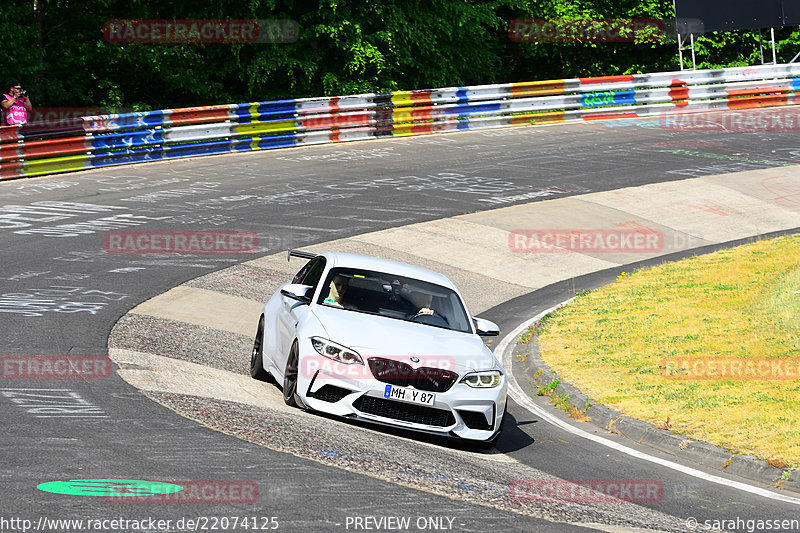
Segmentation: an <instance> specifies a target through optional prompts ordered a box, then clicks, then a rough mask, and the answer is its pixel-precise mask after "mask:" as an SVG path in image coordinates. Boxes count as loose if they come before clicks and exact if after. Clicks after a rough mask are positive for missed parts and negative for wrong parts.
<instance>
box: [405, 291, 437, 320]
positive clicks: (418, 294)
mask: <svg viewBox="0 0 800 533" xmlns="http://www.w3.org/2000/svg"><path fill="white" fill-rule="evenodd" d="M407 299H408V301H409V302H411V305H413V306H414V309H417V310H416V311H412V312H411V313H410V314H409V315H408V318H411V317H414V316H417V315H432V314H433V308H432V307H431V303H432V302H433V295H432V294H431V293H429V292H422V291H418V290H411V291H410V292H409V293H408V296H407Z"/></svg>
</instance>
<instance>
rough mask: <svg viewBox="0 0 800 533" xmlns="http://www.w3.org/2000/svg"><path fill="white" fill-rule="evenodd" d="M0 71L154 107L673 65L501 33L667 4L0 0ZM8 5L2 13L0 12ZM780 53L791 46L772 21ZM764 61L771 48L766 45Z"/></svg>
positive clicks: (746, 51) (600, 0)
mask: <svg viewBox="0 0 800 533" xmlns="http://www.w3.org/2000/svg"><path fill="white" fill-rule="evenodd" d="M4 7H6V9H4V13H6V15H5V16H3V17H0V34H2V35H3V36H4V39H5V42H6V43H7V45H9V46H10V48H9V49H11V50H13V52H11V53H6V54H3V55H2V56H0V78H2V83H0V85H6V84H7V83H8V82H11V81H16V80H17V79H19V80H20V81H21V82H22V83H23V84H24V85H25V86H26V87H28V88H29V89H30V90H31V95H32V98H33V100H34V102H35V103H36V104H38V105H45V106H66V107H79V106H94V107H104V108H112V109H121V108H128V109H158V108H169V107H186V106H195V105H211V104H217V103H229V102H243V101H260V100H274V99H281V98H299V97H306V96H321V95H341V94H354V93H361V92H385V91H393V90H406V89H418V88H425V87H443V86H458V85H471V84H483V83H500V82H510V81H525V80H541V79H551V78H562V77H577V76H592V75H607V74H623V73H633V72H652V71H659V70H676V69H678V68H679V65H678V59H677V53H676V52H677V50H676V45H675V43H667V44H665V43H647V42H639V43H635V44H634V43H630V42H620V43H591V42H583V43H564V42H514V41H513V40H512V39H510V38H509V32H508V27H509V21H512V20H514V19H534V18H535V19H561V20H570V19H582V20H587V19H618V18H646V19H669V18H672V17H674V11H673V7H672V1H671V0H614V1H612V0H489V1H480V0H428V1H426V2H423V1H421V0H384V1H381V2H362V1H358V0H318V1H314V0H231V1H227V0H205V1H202V2H201V1H200V0H163V1H161V2H146V1H145V0H125V1H123V0H93V1H92V0H35V1H34V0H6V1H5V4H4ZM9 13H10V14H9ZM118 19H157V20H174V19H184V20H185V19H216V20H219V19H232V20H243V19H246V20H252V19H256V20H264V19H288V20H291V21H296V22H297V24H298V26H299V38H298V39H297V41H296V42H291V43H246V44H242V43H240V44H218V43H116V42H108V41H107V40H106V39H105V38H104V34H103V26H104V24H106V22H107V21H109V20H118ZM776 34H777V38H778V54H779V61H788V60H789V59H791V58H792V57H793V56H794V54H795V53H796V52H797V51H800V32H799V31H798V30H797V29H791V28H786V29H780V30H777V32H776ZM765 55H766V56H767V57H766V59H767V60H770V59H771V51H769V50H765ZM697 57H698V66H700V67H718V66H727V65H745V64H755V63H759V62H760V55H759V45H758V40H757V33H754V32H733V33H725V34H711V35H707V36H704V37H701V38H700V39H698V42H697Z"/></svg>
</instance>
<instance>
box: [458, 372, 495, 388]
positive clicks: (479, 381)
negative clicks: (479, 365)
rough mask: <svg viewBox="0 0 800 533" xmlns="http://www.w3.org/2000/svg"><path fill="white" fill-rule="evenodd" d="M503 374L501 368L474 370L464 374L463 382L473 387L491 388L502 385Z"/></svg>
mask: <svg viewBox="0 0 800 533" xmlns="http://www.w3.org/2000/svg"><path fill="white" fill-rule="evenodd" d="M502 375H503V374H501V373H500V371H499V370H486V371H484V372H472V373H470V374H467V375H466V376H464V378H463V379H462V380H461V383H466V384H467V385H469V386H470V387H472V388H473V389H491V388H492V387H497V386H498V385H500V376H502Z"/></svg>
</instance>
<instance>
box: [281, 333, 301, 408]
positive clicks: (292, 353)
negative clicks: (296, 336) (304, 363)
mask: <svg viewBox="0 0 800 533" xmlns="http://www.w3.org/2000/svg"><path fill="white" fill-rule="evenodd" d="M299 362H300V350H299V349H298V347H297V341H294V343H293V344H292V349H291V350H289V358H288V359H287V360H286V370H285V371H284V372H283V401H284V402H286V405H289V406H291V407H299V406H300V405H302V403H301V402H300V401H298V400H299V398H298V397H297V374H298V370H297V368H298V364H299Z"/></svg>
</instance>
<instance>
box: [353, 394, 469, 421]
mask: <svg viewBox="0 0 800 533" xmlns="http://www.w3.org/2000/svg"><path fill="white" fill-rule="evenodd" d="M353 407H355V408H356V409H358V410H359V411H361V412H364V413H369V414H371V415H375V416H382V417H384V418H391V419H393V420H400V421H403V422H413V423H415V424H425V425H428V426H436V427H447V426H452V425H453V424H455V423H456V419H455V417H454V416H453V413H451V412H450V411H445V410H444V409H434V408H433V407H425V406H424V405H414V404H410V403H405V402H395V401H393V400H385V399H383V398H374V397H372V396H362V397H361V398H359V399H358V400H356V401H355V402H353Z"/></svg>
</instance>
